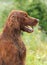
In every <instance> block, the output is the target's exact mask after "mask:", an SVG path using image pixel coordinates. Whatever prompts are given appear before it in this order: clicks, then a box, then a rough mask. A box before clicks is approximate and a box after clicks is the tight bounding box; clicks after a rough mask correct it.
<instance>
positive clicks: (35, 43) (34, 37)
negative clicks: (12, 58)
mask: <svg viewBox="0 0 47 65" xmlns="http://www.w3.org/2000/svg"><path fill="white" fill-rule="evenodd" d="M22 38H23V40H24V43H25V44H26V48H27V57H26V65H47V36H46V34H44V33H42V32H41V31H40V30H38V29H37V27H36V28H35V29H34V32H33V33H31V34H29V33H24V35H23V36H22Z"/></svg>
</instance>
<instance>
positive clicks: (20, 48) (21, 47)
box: [15, 40, 26, 59]
mask: <svg viewBox="0 0 47 65" xmlns="http://www.w3.org/2000/svg"><path fill="white" fill-rule="evenodd" d="M15 45H16V46H17V48H18V51H19V57H20V59H24V58H25V56H26V47H25V45H24V43H23V41H20V40H18V42H17V41H16V42H15Z"/></svg>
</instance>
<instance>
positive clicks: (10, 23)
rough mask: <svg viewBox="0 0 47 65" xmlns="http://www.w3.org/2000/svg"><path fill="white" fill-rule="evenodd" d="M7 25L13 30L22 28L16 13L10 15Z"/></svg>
mask: <svg viewBox="0 0 47 65" xmlns="http://www.w3.org/2000/svg"><path fill="white" fill-rule="evenodd" d="M7 25H8V27H10V28H13V29H14V28H15V29H17V30H18V29H19V28H20V24H19V22H18V20H17V16H16V14H15V13H13V14H12V13H11V14H10V15H9V17H8V20H7Z"/></svg>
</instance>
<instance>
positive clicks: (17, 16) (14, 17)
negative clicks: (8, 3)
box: [8, 10, 38, 32]
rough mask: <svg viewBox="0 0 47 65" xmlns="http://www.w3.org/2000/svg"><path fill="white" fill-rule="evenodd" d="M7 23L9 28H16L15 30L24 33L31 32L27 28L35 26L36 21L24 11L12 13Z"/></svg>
mask: <svg viewBox="0 0 47 65" xmlns="http://www.w3.org/2000/svg"><path fill="white" fill-rule="evenodd" d="M8 23H9V25H10V26H11V27H13V28H16V29H17V30H23V31H26V32H33V30H32V29H31V28H29V26H31V27H33V26H36V24H37V23H38V19H36V18H33V17H30V16H29V15H28V14H27V13H26V12H24V11H19V10H18V11H17V10H15V11H12V12H11V14H10V15H9V18H8Z"/></svg>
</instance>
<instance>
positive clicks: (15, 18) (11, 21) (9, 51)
mask: <svg viewBox="0 0 47 65" xmlns="http://www.w3.org/2000/svg"><path fill="white" fill-rule="evenodd" d="M37 23H38V19H36V18H33V17H30V16H29V15H28V14H27V13H26V12H24V11H21V10H13V11H11V13H10V14H9V16H8V18H7V21H6V24H5V27H4V29H3V32H2V34H1V35H0V65H25V58H26V47H25V45H24V43H23V41H22V39H21V31H25V32H28V33H31V32H33V29H31V28H29V26H30V27H33V26H36V25H37Z"/></svg>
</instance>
